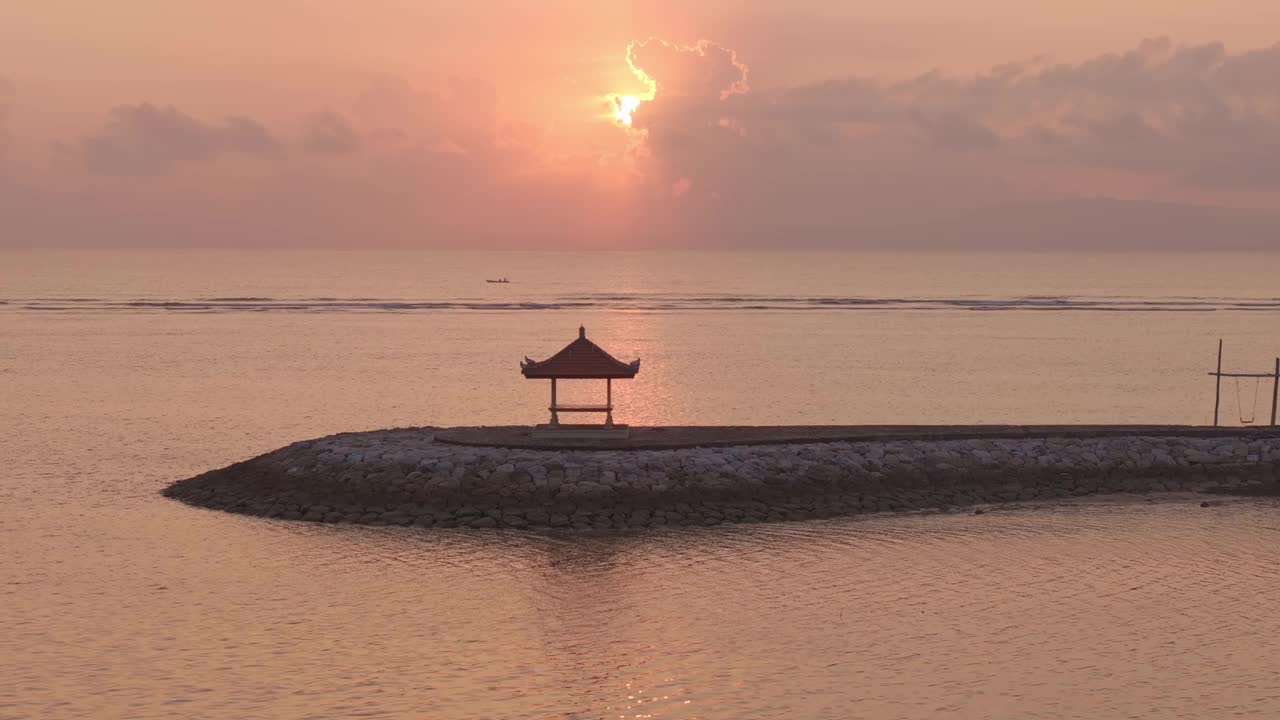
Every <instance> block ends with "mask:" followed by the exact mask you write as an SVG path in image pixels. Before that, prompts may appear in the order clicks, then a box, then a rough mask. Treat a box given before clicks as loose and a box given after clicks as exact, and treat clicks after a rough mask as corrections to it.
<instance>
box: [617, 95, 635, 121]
mask: <svg viewBox="0 0 1280 720" xmlns="http://www.w3.org/2000/svg"><path fill="white" fill-rule="evenodd" d="M638 107H640V98H638V97H636V96H634V95H615V96H614V97H613V119H614V120H617V121H618V122H620V123H622V124H623V125H630V124H631V113H633V112H635V110H636V108H638Z"/></svg>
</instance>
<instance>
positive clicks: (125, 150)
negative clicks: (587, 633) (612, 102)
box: [0, 0, 1280, 246]
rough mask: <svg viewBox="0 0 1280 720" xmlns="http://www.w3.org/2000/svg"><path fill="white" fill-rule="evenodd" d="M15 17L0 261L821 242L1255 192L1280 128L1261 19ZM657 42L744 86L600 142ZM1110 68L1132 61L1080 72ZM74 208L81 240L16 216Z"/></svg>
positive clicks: (102, 12)
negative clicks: (725, 56) (1082, 204)
mask: <svg viewBox="0 0 1280 720" xmlns="http://www.w3.org/2000/svg"><path fill="white" fill-rule="evenodd" d="M13 2H14V0H10V3H9V4H8V5H7V7H6V10H5V13H4V14H5V17H4V23H3V24H0V192H4V193H5V195H6V196H7V200H8V202H9V203H10V207H11V209H13V208H15V207H16V209H17V210H21V211H22V212H21V219H22V221H23V224H22V225H21V228H22V229H23V231H24V237H22V238H18V237H16V235H17V233H16V232H14V233H9V234H7V235H6V236H0V245H4V244H38V243H45V242H54V241H57V240H59V239H62V240H65V241H66V242H69V243H71V244H80V243H82V242H89V241H88V240H83V239H74V240H73V239H68V237H69V236H72V235H74V236H77V237H79V236H81V235H83V234H85V233H87V232H88V230H89V229H90V228H92V229H96V230H98V231H100V232H101V233H102V234H103V235H104V236H106V237H107V238H109V242H121V241H123V239H125V238H129V237H133V238H139V239H140V240H139V241H140V242H143V243H144V244H168V243H170V242H180V241H178V240H173V239H171V238H172V235H173V232H172V227H175V226H183V225H184V224H190V223H195V222H202V223H205V224H206V225H208V224H209V223H211V222H213V221H214V220H216V222H213V224H214V225H215V226H216V227H218V228H221V229H222V231H224V232H228V233H229V232H232V231H234V232H236V233H240V234H241V235H242V236H243V234H245V233H248V234H251V235H253V236H255V237H261V238H264V240H263V241H267V240H265V238H276V239H277V240H278V241H279V242H282V243H287V244H304V245H305V244H311V243H315V244H325V245H333V244H337V245H343V244H348V243H355V242H365V241H364V240H361V241H357V240H355V239H354V238H353V236H354V235H355V234H356V233H357V232H358V231H359V230H360V229H362V228H369V227H370V223H374V224H375V225H374V227H373V228H372V229H373V230H374V232H373V233H372V234H373V235H374V236H376V237H379V238H383V239H385V240H386V241H387V242H388V243H389V244H393V245H419V244H420V245H434V244H441V243H446V241H445V240H442V239H441V238H442V237H444V236H448V237H449V238H451V239H452V240H451V241H452V242H454V243H457V242H467V241H470V240H475V241H476V242H491V241H492V242H499V241H500V242H502V243H506V244H512V243H515V244H518V243H519V242H520V238H521V237H522V235H523V236H527V237H528V238H530V239H529V242H531V243H535V244H536V243H552V244H563V243H568V244H572V245H575V246H593V245H601V246H611V245H623V246H626V245H630V244H637V245H639V244H644V243H647V242H659V241H666V240H669V241H672V242H676V241H677V240H681V239H684V240H688V239H690V238H696V237H699V236H705V235H709V234H714V233H719V234H721V235H722V236H726V235H727V236H730V237H732V236H733V234H734V233H743V232H748V233H750V234H752V241H753V242H758V243H764V244H769V243H770V242H771V241H770V239H769V237H767V236H768V235H769V234H772V236H773V238H774V240H773V241H772V242H781V240H779V239H778V238H780V237H782V236H790V235H794V234H799V235H803V236H813V237H818V236H821V237H822V238H823V239H824V240H823V241H824V242H827V241H831V238H834V237H837V236H840V235H841V234H842V233H845V234H848V235H851V236H853V235H858V236H865V235H867V234H868V233H872V232H873V231H875V230H876V229H883V228H885V227H891V226H898V225H902V224H903V223H905V222H907V221H908V220H911V221H915V220H919V219H920V218H921V217H923V218H933V217H936V218H946V217H949V216H955V215H957V214H966V213H970V212H971V211H975V210H981V209H983V208H990V207H993V206H1003V205H1008V204H1018V203H1031V204H1035V203H1043V202H1047V201H1051V200H1055V199H1062V198H1064V197H1067V198H1069V197H1074V196H1078V195H1087V196H1090V197H1093V196H1103V197H1107V198H1115V199H1120V200H1126V201H1143V202H1151V203H1189V204H1196V205H1220V206H1229V207H1233V208H1237V209H1244V210H1249V211H1252V210H1263V211H1265V210H1267V209H1269V208H1274V207H1276V205H1277V203H1276V200H1277V199H1280V195H1278V190H1277V189H1278V188H1280V178H1275V177H1273V175H1274V174H1273V173H1269V172H1268V171H1267V170H1266V167H1265V163H1263V162H1262V161H1261V160H1259V159H1257V157H1256V155H1257V153H1255V152H1252V151H1251V147H1262V148H1263V149H1264V150H1265V151H1266V152H1275V148H1274V147H1269V145H1268V144H1269V143H1271V141H1273V140H1276V139H1280V90H1278V89H1277V88H1280V85H1276V84H1275V83H1274V82H1273V83H1272V85H1271V88H1270V89H1268V88H1267V87H1266V86H1265V84H1264V83H1260V82H1258V81H1256V79H1255V78H1257V77H1262V76H1264V75H1265V74H1266V73H1269V72H1271V73H1273V74H1272V75H1271V77H1272V78H1273V79H1274V78H1276V77H1280V74H1275V71H1280V61H1277V60H1276V57H1280V51H1277V52H1272V53H1270V54H1267V53H1254V54H1248V53H1251V52H1253V51H1265V50H1267V49H1270V48H1275V47H1276V46H1277V43H1280V4H1278V3H1275V2H1271V1H1270V0H1217V1H1215V2H1183V1H1178V2H1175V1H1173V0H1164V1H1160V0H1130V1H1129V2H1124V3H1118V2H1114V0H1110V1H1108V2H1103V1H1101V0H1075V1H1073V2H1057V1H1046V2H1036V3H1028V2H1025V1H1015V0H973V1H971V2H968V3H956V2H953V1H951V0H900V1H898V2H894V3H870V2H867V3H861V2H847V1H839V2H837V1H835V0H791V1H789V2H782V1H781V0H770V1H767V2H766V1H764V0H748V1H746V2H743V1H742V0H738V1H736V2H728V1H724V0H710V1H708V2H699V3H675V2H671V3H657V2H647V3H638V2H599V1H598V0H597V1H594V2H587V1H583V0H558V1H557V2H555V3H548V2H546V1H545V0H542V1H534V0H511V1H508V2H487V3H485V2H477V3H466V4H463V3H437V2H422V1H421V0H417V1H410V0H371V1H370V2H366V3H345V2H344V3H337V2H325V1H323V0H276V1H275V2H271V3H260V2H249V1H248V0H222V1H220V2H202V1H196V0H192V1H191V2H183V3H174V2H171V1H167V0H116V2H113V3H110V4H103V3H90V2H86V1H83V0H81V1H78V2H72V1H69V0H41V1H39V2H37V1H36V0H16V7H15V6H14V5H13ZM651 37H652V38H657V39H658V40H660V41H667V42H668V43H669V44H670V46H671V47H672V48H675V49H678V50H680V51H681V53H679V54H676V55H672V57H671V58H669V59H664V58H661V57H656V56H655V57H653V58H650V59H649V60H648V62H651V63H666V65H664V66H663V68H662V70H661V71H662V72H665V73H666V74H667V78H666V82H667V84H668V85H669V86H670V87H673V88H675V87H679V86H681V85H682V84H687V83H686V76H688V77H701V75H700V73H704V72H705V73H709V75H708V77H709V78H711V80H709V81H708V82H711V83H714V82H716V81H719V80H720V79H724V78H723V77H722V76H721V75H718V74H715V73H719V72H723V71H726V68H724V67H718V66H715V65H714V63H715V62H716V60H715V57H716V54H715V52H718V51H719V50H723V51H724V52H725V53H732V54H734V55H735V56H736V58H738V61H739V62H740V65H741V66H742V68H743V73H744V78H743V80H742V82H743V87H744V88H749V89H748V90H747V91H745V92H734V93H730V94H729V95H732V96H726V97H723V98H721V97H719V95H720V92H719V91H717V90H716V89H715V88H711V87H710V85H708V86H707V87H700V88H699V89H698V90H697V91H696V92H695V91H694V90H688V91H680V92H674V93H667V94H666V95H663V94H662V93H661V92H660V93H659V97H658V98H657V100H655V102H654V103H651V104H649V103H646V104H645V105H643V106H642V107H641V108H640V109H639V110H638V111H637V115H636V118H637V120H636V126H635V127H633V128H625V127H622V126H620V125H619V124H618V123H616V122H613V121H612V120H611V119H610V118H609V117H608V114H609V110H608V107H607V105H606V104H607V100H608V96H609V95H610V94H613V93H621V94H641V93H643V92H644V91H645V90H646V87H645V84H644V83H643V82H642V81H641V80H640V79H639V78H637V77H636V76H635V75H634V74H633V73H632V71H631V69H630V68H629V67H628V65H627V63H626V52H627V47H628V44H629V43H632V42H637V41H643V40H645V39H647V38H651ZM1162 37H1164V38H1169V40H1168V41H1167V42H1166V43H1165V44H1163V45H1161V44H1151V45H1142V43H1143V41H1144V39H1147V38H1162ZM700 40H705V41H708V43H710V44H709V45H708V46H707V47H709V48H712V49H713V50H714V51H715V52H712V53H710V54H703V55H697V56H696V57H695V55H694V54H691V53H689V52H684V51H687V50H689V49H690V48H692V47H693V45H694V44H695V43H697V42H698V41H700ZM1210 43H1222V44H1223V49H1222V52H1221V53H1219V54H1216V55H1215V54H1214V53H1213V51H1212V46H1210V45H1209V44H1210ZM1188 48H1190V49H1188ZM1196 48H1208V49H1203V50H1201V51H1196V50H1195V49H1196ZM1124 53H1130V54H1131V55H1132V57H1136V58H1138V59H1137V60H1135V61H1134V62H1137V63H1139V64H1140V65H1142V71H1141V73H1140V74H1137V75H1132V76H1131V75H1126V73H1128V72H1129V70H1126V66H1125V65H1124V63H1123V62H1118V63H1110V64H1107V63H1105V62H1101V63H1100V62H1099V59H1100V58H1101V59H1105V58H1106V57H1107V56H1108V55H1111V56H1119V55H1122V54H1124ZM1210 55H1212V57H1210ZM1273 56H1275V57H1273ZM1036 58H1047V59H1042V60H1039V61H1037V62H1035V63H1032V64H1027V65H1025V66H1023V67H1022V68H1021V69H1020V70H1019V72H1020V73H1021V75H1019V76H1018V78H1016V79H1013V80H1007V81H1006V80H1003V79H1002V80H1000V82H999V83H998V84H999V87H998V88H997V89H995V90H992V89H991V85H992V81H991V78H992V77H994V76H995V75H996V74H997V73H995V72H993V71H992V68H994V67H997V66H1001V65H1004V64H1007V63H1029V61H1031V60H1033V59H1036ZM668 60H669V62H668ZM1054 63H1061V64H1063V66H1064V67H1067V68H1070V72H1069V73H1067V74H1065V75H1064V73H1062V72H1055V71H1052V65H1053V64H1054ZM1188 63H1192V64H1194V67H1188ZM748 67H749V71H747V70H746V68H748ZM733 68H734V66H732V65H730V66H728V67H727V71H728V72H731V73H732V72H735V70H734V69H733ZM929 71H936V73H937V74H936V75H935V76H933V78H934V79H932V80H930V81H928V82H927V83H923V84H916V85H907V84H904V83H905V82H906V81H908V80H910V79H911V78H915V77H918V76H919V75H920V74H922V73H926V72H929ZM1064 76H1069V78H1070V79H1069V81H1066V82H1065V83H1064V82H1063V81H1062V80H1061V78H1062V77H1064ZM728 79H729V80H732V78H728ZM1125 83H1128V85H1125ZM1135 88H1136V89H1138V90H1140V91H1139V92H1135ZM1147 88H1152V89H1156V88H1158V89H1159V92H1158V93H1157V92H1155V91H1154V90H1153V92H1151V93H1150V97H1147V96H1146V93H1145V89H1147ZM704 91H705V92H704ZM698 92H702V93H703V94H704V95H706V97H703V96H700V95H697V93H698ZM1223 112H1226V113H1227V114H1226V115H1223V114H1222V113H1223ZM228 118H238V120H235V121H228ZM1249 143H1252V144H1253V145H1252V146H1251V145H1249ZM1264 154H1265V153H1264ZM806 158H808V159H807V160H806ZM1236 158H1238V159H1239V163H1235V164H1233V163H1234V160H1235V159H1236ZM1264 159H1265V158H1264ZM837 160H838V161H837ZM1250 163H1257V164H1258V165H1259V167H1256V168H1255V167H1252V166H1251V165H1250ZM772 182H777V183H780V186H779V187H776V188H773V187H770V186H769V184H770V183H772ZM844 191H847V192H848V193H851V194H852V197H849V196H845V195H843V194H842V193H843V192H844ZM15 198H21V201H18V200H15ZM158 199H159V200H161V201H162V202H164V203H165V204H166V205H165V208H164V212H162V213H160V214H159V215H160V216H159V217H150V218H148V217H144V211H145V209H146V208H151V207H154V205H155V203H156V201H157V200H158ZM5 200H6V197H0V211H3V210H4V209H5V207H6V205H5V204H4V202H5ZM69 202H77V203H80V207H81V208H82V209H83V214H84V216H85V217H86V218H93V221H92V222H88V221H86V225H80V224H78V223H76V222H74V221H73V220H72V219H68V218H65V217H63V218H52V217H42V216H41V215H40V213H39V211H38V209H39V208H40V207H41V206H44V205H47V206H48V207H65V206H66V204H67V203H69ZM317 204H319V205H322V206H324V207H326V215H325V217H324V219H323V220H317V219H314V218H313V219H308V218H307V217H300V215H305V214H306V208H308V207H312V206H315V205H317ZM17 206H20V207H17ZM500 209H505V210H506V211H507V214H508V215H509V217H510V221H509V222H499V221H497V220H495V219H493V217H492V214H493V213H494V212H495V211H496V210H500ZM15 212H16V210H15ZM212 232H213V231H210V234H209V235H202V236H201V237H200V239H199V242H201V243H205V242H215V243H216V237H214V236H213V235H212ZM362 234H363V235H364V236H366V237H367V236H368V235H369V234H370V233H367V232H366V233H362ZM757 235H758V237H756V236H757ZM744 237H745V236H744ZM33 238H36V239H33ZM722 239H723V238H722ZM103 242H108V240H103ZM446 244H447V243H446ZM677 244H678V243H677Z"/></svg>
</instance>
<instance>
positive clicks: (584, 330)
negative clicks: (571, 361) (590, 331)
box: [578, 325, 587, 340]
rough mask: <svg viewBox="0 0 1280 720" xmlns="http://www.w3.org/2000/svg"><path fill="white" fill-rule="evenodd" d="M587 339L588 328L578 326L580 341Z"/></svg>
mask: <svg viewBox="0 0 1280 720" xmlns="http://www.w3.org/2000/svg"><path fill="white" fill-rule="evenodd" d="M586 337H587V328H586V327H585V326H582V325H579V326H578V339H579V340H585V339H586Z"/></svg>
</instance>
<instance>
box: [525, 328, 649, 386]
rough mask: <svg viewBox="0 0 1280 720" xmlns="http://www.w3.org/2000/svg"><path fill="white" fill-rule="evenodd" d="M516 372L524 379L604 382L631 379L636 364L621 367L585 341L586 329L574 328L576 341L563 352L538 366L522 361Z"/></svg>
mask: <svg viewBox="0 0 1280 720" xmlns="http://www.w3.org/2000/svg"><path fill="white" fill-rule="evenodd" d="M520 372H522V373H524V376H525V377H526V378H531V379H532V378H542V379H546V378H565V379H578V380H585V379H596V378H599V379H604V378H633V377H635V376H636V373H638V372H640V361H639V360H634V361H632V362H629V363H624V362H622V361H621V360H618V359H617V358H615V357H613V356H612V355H610V354H609V353H607V352H605V351H604V350H601V349H600V346H599V345H596V344H595V343H593V342H591V341H590V340H588V339H587V331H586V328H582V327H579V328H578V339H577V340H574V341H573V342H571V343H569V345H568V346H566V347H565V349H563V350H561V351H560V352H558V353H556V354H555V355H552V356H551V357H549V358H547V359H546V360H543V361H542V362H538V361H536V360H530V359H529V358H527V357H526V358H525V359H524V362H522V363H520Z"/></svg>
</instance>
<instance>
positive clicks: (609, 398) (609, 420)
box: [604, 378, 1274, 427]
mask: <svg viewBox="0 0 1280 720" xmlns="http://www.w3.org/2000/svg"><path fill="white" fill-rule="evenodd" d="M604 406H605V407H606V408H608V410H605V415H604V424H605V426H606V427H613V378H605V379H604ZM1273 424H1274V423H1273Z"/></svg>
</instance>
